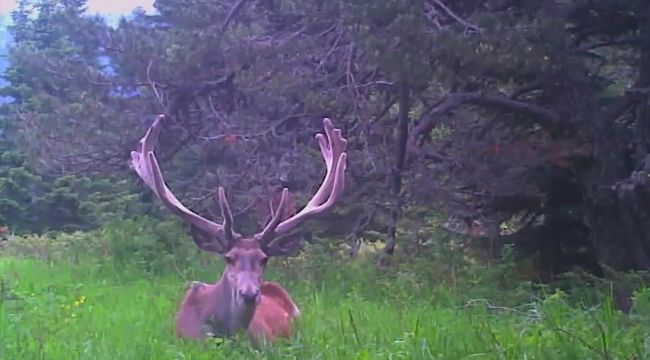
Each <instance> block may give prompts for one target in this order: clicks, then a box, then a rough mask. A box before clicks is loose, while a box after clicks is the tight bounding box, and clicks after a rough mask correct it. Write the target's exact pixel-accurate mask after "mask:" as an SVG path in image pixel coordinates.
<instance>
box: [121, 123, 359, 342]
mask: <svg viewBox="0 0 650 360" xmlns="http://www.w3.org/2000/svg"><path fill="white" fill-rule="evenodd" d="M162 120H163V116H162V115H159V116H158V118H156V120H155V121H154V123H153V124H152V125H151V127H150V128H149V130H148V131H147V133H146V134H145V136H144V137H143V138H142V139H141V140H140V143H139V145H138V151H132V152H131V166H132V168H133V169H134V170H135V171H136V172H137V173H138V175H139V177H140V178H141V179H142V180H143V181H144V183H145V184H146V186H147V187H149V188H150V189H151V190H152V191H153V192H154V194H155V195H156V196H157V197H158V198H159V199H160V201H161V202H162V203H163V204H164V205H165V206H166V207H167V208H168V209H169V210H170V211H171V212H172V213H174V214H175V215H177V216H179V217H180V218H181V219H183V220H184V221H186V222H188V223H189V224H190V232H191V235H192V238H193V240H194V242H195V243H196V245H197V246H198V248H199V249H201V250H203V251H208V252H212V253H216V254H220V255H222V256H223V257H224V258H225V260H226V262H227V265H226V268H225V270H224V272H223V274H222V275H221V279H220V280H219V281H217V282H216V283H214V284H206V283H202V282H197V281H193V282H192V283H191V285H190V286H189V289H188V290H187V292H186V294H185V298H184V299H183V301H182V302H181V305H180V308H179V309H178V312H177V313H176V334H177V336H179V337H184V338H199V339H200V338H204V337H205V336H209V335H213V336H233V335H234V334H236V333H238V332H239V331H242V330H246V331H247V332H248V335H249V336H250V337H252V338H253V339H254V340H263V341H273V340H275V339H276V338H279V337H289V336H291V332H292V322H293V319H294V318H295V317H297V316H298V314H299V311H298V307H297V306H296V304H295V303H294V302H293V300H292V299H291V297H290V296H289V294H288V293H287V292H286V291H285V290H284V289H283V288H282V286H280V285H279V284H276V283H272V282H267V281H262V275H263V274H264V270H265V267H266V262H267V260H268V258H269V257H271V256H287V255H290V254H291V253H293V252H294V251H295V250H297V248H298V245H299V239H300V238H299V237H296V236H289V235H291V233H290V232H291V231H292V230H294V229H296V228H297V227H298V226H299V225H301V224H302V223H303V222H304V221H305V220H308V219H310V218H313V217H316V216H317V215H320V214H323V213H324V212H326V211H329V210H330V209H331V208H332V207H333V206H334V204H335V202H336V201H337V200H338V198H339V196H340V195H341V193H342V191H343V185H344V178H345V170H346V163H347V162H346V158H347V153H346V152H345V150H346V146H347V140H346V139H345V138H343V137H342V136H341V130H339V129H335V128H334V126H333V125H332V122H331V121H330V120H329V119H324V120H323V124H324V127H325V134H326V136H325V135H323V134H317V135H316V139H317V140H318V144H319V145H320V150H321V153H322V155H323V158H324V159H325V165H326V170H327V171H326V174H325V178H324V180H323V182H322V184H321V186H320V188H319V189H318V190H317V191H316V193H315V194H314V196H313V198H312V199H311V200H309V202H308V203H307V205H305V207H304V208H303V209H302V210H300V211H299V212H297V213H295V215H293V216H291V217H289V218H288V219H285V220H282V219H281V218H282V216H283V215H282V214H283V213H284V211H283V209H284V207H285V206H286V204H287V202H288V201H287V198H288V195H289V191H288V189H286V188H284V189H283V190H282V196H281V198H280V203H279V204H278V207H277V208H276V209H275V211H274V212H273V214H272V216H271V218H270V220H269V222H268V223H267V224H266V226H265V227H264V229H263V230H262V231H261V232H259V233H257V234H255V235H253V236H252V237H250V238H244V237H243V236H242V235H240V234H238V233H237V232H235V230H234V228H233V217H232V213H231V211H230V206H229V205H228V201H227V199H226V195H225V192H224V190H223V187H219V191H218V197H219V206H220V208H221V215H222V217H223V223H222V224H218V223H215V222H212V221H210V220H208V219H206V218H204V217H201V216H200V215H198V214H196V213H194V212H192V211H191V210H189V209H188V208H186V207H185V206H184V205H183V204H181V202H180V201H178V199H177V198H176V197H175V196H174V194H172V192H171V191H170V190H169V188H168V187H167V185H166V184H165V181H164V179H163V176H162V173H161V171H160V167H159V165H158V161H157V160H156V156H155V155H154V152H153V150H154V147H155V146H156V143H157V142H158V135H159V133H160V129H161V126H162Z"/></svg>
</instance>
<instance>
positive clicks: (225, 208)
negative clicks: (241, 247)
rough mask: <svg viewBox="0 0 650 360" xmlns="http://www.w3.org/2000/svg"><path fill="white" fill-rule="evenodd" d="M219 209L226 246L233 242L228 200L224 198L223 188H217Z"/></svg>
mask: <svg viewBox="0 0 650 360" xmlns="http://www.w3.org/2000/svg"><path fill="white" fill-rule="evenodd" d="M218 192H219V208H221V216H222V217H223V233H224V240H225V241H226V246H227V245H228V244H230V243H232V240H233V230H232V227H233V220H232V212H231V211H230V205H229V204H228V199H227V198H226V191H225V190H224V189H223V186H219V191H218Z"/></svg>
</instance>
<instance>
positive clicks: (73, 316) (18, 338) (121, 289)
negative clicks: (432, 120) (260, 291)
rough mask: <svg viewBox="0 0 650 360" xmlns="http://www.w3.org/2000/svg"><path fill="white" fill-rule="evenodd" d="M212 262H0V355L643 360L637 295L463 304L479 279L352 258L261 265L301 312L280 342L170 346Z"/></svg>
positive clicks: (649, 326)
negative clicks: (456, 280) (618, 299)
mask: <svg viewBox="0 0 650 360" xmlns="http://www.w3.org/2000/svg"><path fill="white" fill-rule="evenodd" d="M218 264H219V262H218V261H214V265H207V266H204V265H201V266H196V267H193V269H192V271H190V272H188V273H182V272H181V273H178V272H175V271H170V272H168V273H162V274H150V273H149V274H147V273H146V272H143V271H142V269H140V268H138V267H135V266H133V267H130V266H126V267H125V266H124V265H123V264H119V265H116V263H114V262H111V261H108V260H107V261H103V262H102V261H100V262H83V261H79V262H78V263H76V264H72V263H66V262H64V261H53V262H46V261H43V260H30V259H17V258H7V257H5V258H0V279H1V281H2V283H1V284H0V285H1V288H0V291H1V292H0V358H1V359H66V360H67V359H649V358H650V341H649V338H648V336H649V335H650V323H649V321H650V317H649V315H650V314H649V313H648V310H649V309H650V306H649V304H650V301H649V299H648V292H647V291H645V290H640V291H638V292H637V293H636V299H635V304H634V307H633V309H632V312H631V314H622V313H621V312H619V311H616V310H614V309H613V306H612V304H611V301H609V300H608V297H606V296H604V297H603V298H602V303H601V304H598V305H594V306H592V307H590V308H585V307H584V306H580V305H577V304H575V303H574V302H572V301H568V300H567V297H566V295H565V294H564V293H562V292H560V291H557V292H552V293H550V294H548V295H546V296H541V297H535V296H532V295H531V297H530V298H529V299H527V300H524V298H520V297H519V296H518V295H516V296H515V295H513V296H514V297H515V298H516V299H519V300H515V299H511V300H512V301H510V303H508V294H509V293H503V294H501V295H503V296H502V297H501V298H500V299H497V298H496V297H495V298H493V299H485V298H481V297H480V296H479V297H474V296H475V295H484V294H485V293H486V292H485V291H484V290H479V289H478V288H479V287H483V288H485V287H489V286H486V284H484V283H483V284H476V283H472V281H468V282H467V284H469V285H468V286H467V287H456V288H454V287H453V286H450V285H449V284H447V283H443V282H440V281H437V280H436V279H435V277H433V276H430V274H419V275H417V276H416V275H413V276H412V275H409V274H410V273H407V272H403V273H402V272H400V271H395V272H393V273H391V274H382V273H378V272H377V271H376V270H374V267H373V266H372V265H371V263H370V262H367V261H366V260H364V259H360V260H357V261H355V262H345V261H336V260H333V261H332V263H331V264H330V265H321V266H311V265H309V263H303V262H299V261H293V262H292V263H284V264H283V262H281V261H276V262H275V263H274V264H272V265H271V271H270V273H269V275H268V278H271V279H273V280H277V281H280V282H282V283H283V285H284V286H285V287H286V288H287V289H288V290H289V291H290V292H291V294H292V296H293V297H294V299H295V300H296V302H297V303H298V305H299V306H300V308H301V312H302V316H301V318H300V319H299V321H298V323H297V324H296V334H295V336H294V337H293V338H292V339H290V340H289V341H285V342H281V343H278V344H275V345H273V346H269V347H263V348H253V347H251V346H250V345H249V344H248V342H247V341H246V340H245V339H244V338H240V339H228V340H223V339H210V340H207V341H203V342H197V341H186V340H179V339H176V338H175V337H174V335H173V314H174V312H175V308H176V306H177V304H178V301H179V300H180V298H181V296H182V293H183V291H184V288H185V286H186V285H187V281H188V280H189V279H196V280H203V281H210V280H214V279H216V278H217V277H218V275H219V273H220V265H218ZM409 276H410V277H409ZM472 284H474V286H475V287H476V288H477V291H475V292H473V290H472ZM493 290H494V293H493V294H497V293H498V289H493ZM514 302H520V304H519V306H517V304H515V303H514ZM503 304H507V305H508V306H503Z"/></svg>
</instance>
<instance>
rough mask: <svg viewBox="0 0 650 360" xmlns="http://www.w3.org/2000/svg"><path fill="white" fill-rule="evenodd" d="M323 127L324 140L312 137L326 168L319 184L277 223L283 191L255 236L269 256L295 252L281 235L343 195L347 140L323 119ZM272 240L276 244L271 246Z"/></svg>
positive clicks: (321, 137) (328, 120)
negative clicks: (301, 204)
mask: <svg viewBox="0 0 650 360" xmlns="http://www.w3.org/2000/svg"><path fill="white" fill-rule="evenodd" d="M323 125H324V128H325V134H326V136H323V134H317V135H316V139H317V140H318V145H319V147H320V150H321V153H322V155H323V158H324V160H325V166H326V168H327V172H326V174H325V178H324V179H323V183H322V184H321V186H320V187H319V188H318V190H317V191H316V193H315V194H314V196H313V197H312V198H311V200H309V201H308V202H307V205H305V207H304V208H303V209H302V210H300V211H299V212H298V213H296V214H295V215H293V216H292V217H290V218H288V219H286V220H284V221H282V222H279V220H280V216H281V214H282V213H283V207H284V206H285V204H286V203H285V202H284V200H285V197H286V195H285V194H287V193H288V190H287V189H286V188H285V189H283V193H282V200H281V201H280V205H279V206H278V208H277V209H276V211H275V215H274V217H273V219H272V220H271V222H269V224H268V225H267V226H266V227H265V228H264V230H263V231H262V233H260V234H259V236H260V240H261V241H262V243H263V245H264V246H265V247H266V248H267V250H268V251H269V252H270V253H274V254H281V255H284V254H286V252H287V251H292V250H291V249H293V248H295V246H294V245H296V244H284V243H283V239H291V238H290V237H283V235H286V234H287V233H289V232H290V231H291V230H293V229H294V228H296V227H297V226H299V225H300V224H302V223H303V222H304V221H306V220H308V219H310V218H312V217H314V216H317V215H319V214H322V213H324V212H326V211H328V210H330V209H331V208H332V207H333V206H334V204H335V203H336V201H337V200H338V198H339V197H340V194H341V193H342V192H343V188H344V185H345V170H346V167H347V153H345V148H346V146H347V140H346V139H345V138H343V136H342V135H341V130H340V129H336V128H334V126H333V125H332V122H331V120H330V119H327V118H325V119H323ZM273 240H277V241H275V242H274V243H273V244H271V242H272V241H273ZM287 241H289V240H287Z"/></svg>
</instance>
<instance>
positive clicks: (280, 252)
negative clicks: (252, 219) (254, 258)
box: [262, 234, 301, 256]
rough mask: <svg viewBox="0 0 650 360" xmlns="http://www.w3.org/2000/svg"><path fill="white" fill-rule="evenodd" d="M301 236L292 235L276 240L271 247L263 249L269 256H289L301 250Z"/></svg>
mask: <svg viewBox="0 0 650 360" xmlns="http://www.w3.org/2000/svg"><path fill="white" fill-rule="evenodd" d="M300 240H301V236H300V234H291V235H288V236H286V237H283V238H280V239H275V240H274V241H272V242H271V244H270V245H269V246H266V247H264V248H263V249H262V251H264V253H265V254H266V255H268V256H289V255H292V254H293V253H295V252H296V251H298V249H300Z"/></svg>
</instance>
